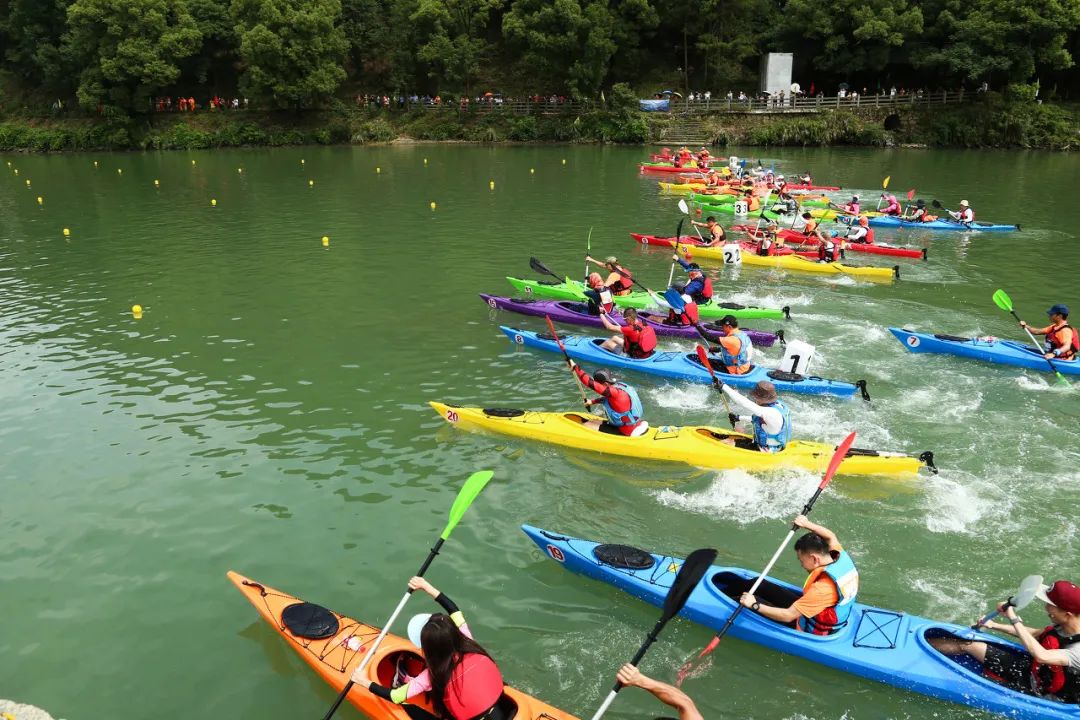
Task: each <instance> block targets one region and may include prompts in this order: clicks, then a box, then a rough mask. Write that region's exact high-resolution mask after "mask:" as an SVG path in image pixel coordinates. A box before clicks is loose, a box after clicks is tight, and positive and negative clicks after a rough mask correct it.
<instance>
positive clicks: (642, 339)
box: [623, 320, 656, 358]
mask: <svg viewBox="0 0 1080 720" xmlns="http://www.w3.org/2000/svg"><path fill="white" fill-rule="evenodd" d="M630 327H631V328H632V329H634V330H635V331H637V338H636V339H633V338H631V337H630V336H629V335H627V334H626V333H623V352H625V353H626V354H627V355H628V356H630V357H632V358H646V357H649V356H650V355H652V351H653V350H655V349H656V331H655V330H653V329H652V325H648V324H646V323H643V322H641V321H640V320H638V321H637V322H635V323H634V324H632V325H631V326H630Z"/></svg>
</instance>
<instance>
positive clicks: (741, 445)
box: [697, 427, 758, 450]
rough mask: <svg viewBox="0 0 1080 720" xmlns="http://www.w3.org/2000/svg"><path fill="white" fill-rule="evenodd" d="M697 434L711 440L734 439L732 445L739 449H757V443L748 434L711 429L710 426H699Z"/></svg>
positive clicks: (724, 440)
mask: <svg viewBox="0 0 1080 720" xmlns="http://www.w3.org/2000/svg"><path fill="white" fill-rule="evenodd" d="M697 434H698V435H700V436H701V437H703V438H706V439H708V440H712V441H713V442H727V441H728V440H732V441H734V445H732V447H736V448H738V449H739V450H757V449H758V447H757V443H755V442H754V438H752V437H750V436H748V435H741V434H739V433H734V432H732V433H727V432H723V431H718V430H713V429H712V428H707V427H699V428H698V429H697Z"/></svg>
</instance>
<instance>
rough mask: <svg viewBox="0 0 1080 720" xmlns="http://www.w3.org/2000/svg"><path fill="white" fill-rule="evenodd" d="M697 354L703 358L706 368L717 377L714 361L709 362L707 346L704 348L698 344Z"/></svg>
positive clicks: (702, 362) (700, 358) (699, 357)
mask: <svg viewBox="0 0 1080 720" xmlns="http://www.w3.org/2000/svg"><path fill="white" fill-rule="evenodd" d="M697 356H698V359H699V360H701V364H702V365H703V366H704V367H705V369H706V370H708V371H709V374H710V375H712V376H713V378H715V377H716V371H715V370H713V367H712V363H711V362H709V352H708V351H707V350H706V349H705V348H703V347H702V346H701V345H698V346H697Z"/></svg>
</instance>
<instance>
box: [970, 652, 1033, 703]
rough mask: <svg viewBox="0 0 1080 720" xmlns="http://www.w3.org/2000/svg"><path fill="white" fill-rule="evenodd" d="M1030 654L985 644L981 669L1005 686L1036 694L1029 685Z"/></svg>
mask: <svg viewBox="0 0 1080 720" xmlns="http://www.w3.org/2000/svg"><path fill="white" fill-rule="evenodd" d="M1031 660H1032V658H1031V656H1030V655H1028V654H1027V653H1025V652H1010V651H1008V650H1003V649H1001V648H1000V647H998V646H997V645H989V644H988V645H987V646H986V660H985V661H984V662H983V670H984V671H985V672H986V674H987V675H989V676H990V677H992V678H993V679H995V680H997V681H998V682H999V683H1001V684H1002V685H1004V686H1005V687H1008V688H1011V689H1013V690H1019V691H1020V692H1023V693H1027V694H1029V695H1034V694H1036V693H1035V691H1034V690H1033V689H1032V687H1031Z"/></svg>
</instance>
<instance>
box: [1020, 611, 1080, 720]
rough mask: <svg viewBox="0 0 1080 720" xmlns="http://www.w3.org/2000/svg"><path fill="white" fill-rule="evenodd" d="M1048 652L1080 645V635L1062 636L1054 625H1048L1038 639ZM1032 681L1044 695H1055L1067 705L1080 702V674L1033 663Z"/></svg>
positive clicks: (1059, 666)
mask: <svg viewBox="0 0 1080 720" xmlns="http://www.w3.org/2000/svg"><path fill="white" fill-rule="evenodd" d="M1036 639H1037V640H1038V641H1039V644H1040V645H1042V646H1043V647H1044V648H1046V649H1047V650H1060V649H1062V648H1065V647H1068V646H1069V645H1074V644H1076V643H1080V635H1062V634H1061V633H1059V632H1058V631H1057V628H1056V627H1054V626H1053V625H1047V626H1046V628H1045V629H1044V630H1043V631H1042V632H1041V633H1039V637H1038V638H1036ZM1031 679H1032V682H1033V683H1034V684H1035V689H1036V690H1038V691H1039V693H1041V694H1043V695H1053V696H1054V697H1056V698H1057V699H1058V700H1063V701H1065V702H1067V703H1075V702H1080V672H1077V671H1076V670H1073V669H1072V668H1068V667H1064V666H1062V665H1042V664H1040V663H1037V662H1035V661H1034V660H1033V661H1032V662H1031Z"/></svg>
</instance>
